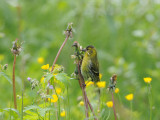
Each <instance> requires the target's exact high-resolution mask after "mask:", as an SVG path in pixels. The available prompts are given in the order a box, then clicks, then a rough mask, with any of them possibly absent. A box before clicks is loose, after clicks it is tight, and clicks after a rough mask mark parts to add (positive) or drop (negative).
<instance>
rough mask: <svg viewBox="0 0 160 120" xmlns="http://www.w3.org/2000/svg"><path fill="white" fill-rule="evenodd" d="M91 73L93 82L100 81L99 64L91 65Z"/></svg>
mask: <svg viewBox="0 0 160 120" xmlns="http://www.w3.org/2000/svg"><path fill="white" fill-rule="evenodd" d="M89 72H90V75H91V76H90V77H91V79H92V81H94V82H97V81H99V64H98V63H97V64H93V63H91V64H90V65H89Z"/></svg>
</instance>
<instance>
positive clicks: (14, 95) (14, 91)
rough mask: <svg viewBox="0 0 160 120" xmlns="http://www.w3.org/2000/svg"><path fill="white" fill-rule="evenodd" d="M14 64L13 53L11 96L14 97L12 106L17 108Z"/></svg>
mask: <svg viewBox="0 0 160 120" xmlns="http://www.w3.org/2000/svg"><path fill="white" fill-rule="evenodd" d="M15 64H16V55H14V62H13V97H14V108H15V109H17V102H16V86H15Z"/></svg>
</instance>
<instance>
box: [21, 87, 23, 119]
mask: <svg viewBox="0 0 160 120" xmlns="http://www.w3.org/2000/svg"><path fill="white" fill-rule="evenodd" d="M21 112H22V113H21V114H22V116H21V120H23V90H22V108H21Z"/></svg>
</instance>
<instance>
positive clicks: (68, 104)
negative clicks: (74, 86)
mask: <svg viewBox="0 0 160 120" xmlns="http://www.w3.org/2000/svg"><path fill="white" fill-rule="evenodd" d="M67 100H68V101H67V102H68V120H70V104H69V95H68V86H67Z"/></svg>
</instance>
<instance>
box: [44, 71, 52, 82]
mask: <svg viewBox="0 0 160 120" xmlns="http://www.w3.org/2000/svg"><path fill="white" fill-rule="evenodd" d="M52 77H53V74H50V73H48V74H47V75H46V77H45V80H46V81H47V82H48V81H49V80H50V79H51V78H52Z"/></svg>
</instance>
